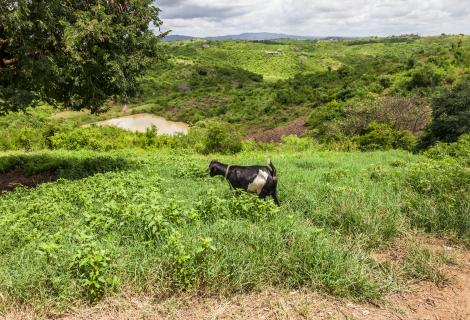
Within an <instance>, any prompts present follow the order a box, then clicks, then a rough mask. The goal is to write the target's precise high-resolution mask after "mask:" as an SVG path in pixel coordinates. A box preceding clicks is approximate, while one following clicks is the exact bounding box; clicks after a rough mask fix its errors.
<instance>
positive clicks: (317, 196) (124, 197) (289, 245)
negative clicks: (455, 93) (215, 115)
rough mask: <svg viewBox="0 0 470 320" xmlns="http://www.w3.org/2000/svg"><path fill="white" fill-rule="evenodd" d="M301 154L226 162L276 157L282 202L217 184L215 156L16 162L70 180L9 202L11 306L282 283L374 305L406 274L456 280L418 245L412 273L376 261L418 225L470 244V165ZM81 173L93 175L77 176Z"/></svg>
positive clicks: (6, 235)
mask: <svg viewBox="0 0 470 320" xmlns="http://www.w3.org/2000/svg"><path fill="white" fill-rule="evenodd" d="M302 149H303V148H300V149H299V146H298V145H295V144H292V143H291V144H286V145H284V146H281V147H277V149H275V150H272V151H270V152H268V153H265V152H262V153H260V152H245V153H241V154H238V155H236V156H231V157H227V156H219V160H221V161H226V162H228V163H239V164H251V163H263V162H265V161H266V157H267V155H268V154H271V155H273V161H274V163H275V165H276V166H277V168H278V171H279V177H280V178H279V179H280V189H279V194H280V198H281V201H282V207H281V208H277V207H275V206H274V205H273V204H272V202H271V201H266V202H265V201H260V200H257V198H256V197H253V196H247V195H234V194H233V193H232V192H231V191H230V190H229V187H228V185H227V183H226V182H225V181H223V180H222V179H219V178H209V177H208V176H207V175H206V167H207V165H208V163H209V161H210V160H211V159H212V158H213V156H199V155H194V154H185V153H178V152H176V153H175V151H171V152H166V151H161V152H158V153H155V152H152V153H149V152H144V151H140V152H139V151H137V150H134V151H120V152H113V153H96V154H95V153H92V152H83V151H82V152H65V151H61V152H41V153H33V154H27V155H25V154H18V153H7V154H3V155H2V156H1V157H0V165H1V166H2V168H1V169H2V171H5V170H8V169H11V168H14V167H15V166H18V163H20V164H21V165H23V166H26V167H29V168H30V171H31V172H34V171H35V170H37V171H41V170H45V168H47V170H49V171H53V170H55V168H58V170H59V171H57V172H59V173H60V176H62V177H65V178H68V179H70V180H65V179H61V180H59V181H57V182H54V183H47V184H43V185H41V186H39V187H37V188H36V189H22V188H20V189H17V190H16V191H15V192H12V193H8V194H4V195H3V196H1V197H0V209H1V210H0V212H1V219H0V230H2V232H1V233H0V248H1V251H0V256H1V259H0V292H1V293H2V296H3V297H4V298H3V299H2V307H3V308H5V307H7V306H8V305H11V303H27V304H32V305H36V306H37V305H49V306H51V305H52V306H54V307H60V306H67V305H68V304H70V303H71V302H72V301H76V300H77V299H79V300H81V299H84V300H88V301H96V300H97V299H99V298H101V297H102V295H109V294H111V293H112V292H113V291H121V290H131V291H132V292H140V293H150V292H152V293H153V294H157V295H160V296H166V295H173V294H175V293H176V292H179V291H180V290H185V291H187V290H190V291H197V292H204V293H224V294H227V293H233V292H246V291H251V290H256V289H262V288H266V287H271V286H280V287H284V288H299V287H310V288H314V289H318V290H321V291H326V292H330V293H332V294H334V295H340V296H351V297H356V298H361V299H363V298H367V299H374V298H377V297H378V296H380V295H381V294H383V293H384V292H388V291H390V290H394V289H396V288H398V287H400V286H402V285H403V284H404V283H406V281H407V279H413V278H424V279H431V280H434V281H437V282H440V281H445V278H444V277H443V275H441V274H440V273H439V271H438V270H439V268H438V265H439V264H436V263H445V262H444V261H445V259H444V257H439V256H429V255H427V254H424V255H422V256H421V255H417V256H416V252H421V251H422V250H424V249H423V248H420V247H416V246H413V245H412V243H411V242H410V243H409V247H407V248H408V249H407V250H410V251H409V256H407V255H406V254H405V258H404V259H405V263H404V264H403V265H388V262H378V261H376V260H374V259H372V256H371V255H372V254H373V253H374V252H380V251H381V250H383V249H384V248H386V247H388V246H390V245H391V246H393V245H394V243H396V242H397V241H398V240H399V239H401V238H403V237H405V238H406V237H407V235H410V234H411V233H412V232H413V230H415V229H416V230H421V232H430V233H432V234H436V235H439V234H440V235H446V236H447V237H453V238H454V239H455V240H458V239H460V240H458V241H464V242H466V243H469V241H470V238H469V235H470V219H469V217H470V215H469V212H468V208H470V202H469V201H470V199H469V198H468V194H469V193H468V192H469V191H470V190H469V186H470V176H469V173H468V170H467V171H465V170H464V169H462V168H461V167H459V166H458V165H451V164H445V163H443V162H441V163H440V162H437V161H433V160H426V159H425V158H422V157H418V156H413V155H411V154H409V153H406V152H401V151H389V152H375V153H358V152H356V153H336V152H325V151H323V152H322V151H319V150H316V149H311V148H309V149H306V150H304V151H301V150H302ZM296 150H297V151H296ZM93 159H96V161H93ZM98 159H99V160H98ZM71 163H73V165H70V164H71ZM93 163H95V164H93ZM77 168H82V170H80V172H81V173H82V175H80V176H77V175H75V174H74V171H70V170H77ZM96 172H101V173H96ZM90 174H91V176H89V177H86V176H87V175H90ZM77 178H78V180H74V179H77ZM416 250H418V251H416ZM416 259H424V260H418V261H416ZM429 259H431V260H429ZM440 259H441V260H440ZM442 259H444V260H442ZM438 261H441V262H438ZM222 283H223V285H222V286H221V284H222ZM0 310H1V309H0Z"/></svg>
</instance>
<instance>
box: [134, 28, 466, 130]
mask: <svg viewBox="0 0 470 320" xmlns="http://www.w3.org/2000/svg"><path fill="white" fill-rule="evenodd" d="M164 49H165V51H166V52H167V58H168V60H167V62H166V63H164V64H159V65H158V66H156V67H155V69H154V70H153V71H152V72H150V73H149V74H148V76H147V77H146V78H145V80H144V81H143V93H142V96H141V98H140V99H136V100H134V101H133V102H134V103H136V104H137V105H140V107H139V108H138V109H141V110H147V111H152V112H155V113H158V114H164V115H166V116H167V117H170V118H173V119H179V120H184V121H187V122H189V123H195V122H197V121H199V120H201V119H206V118H208V117H215V118H219V119H222V120H226V121H229V122H230V123H232V124H234V125H239V126H240V127H241V128H245V129H246V128H250V127H259V126H261V127H262V128H272V127H275V126H278V125H280V124H284V123H287V122H289V121H291V120H293V119H295V118H298V117H304V118H307V117H309V116H310V115H311V113H312V111H314V110H315V109H317V108H318V107H321V106H324V105H327V104H328V103H332V102H335V103H338V104H339V105H340V106H341V108H348V107H352V108H356V107H357V106H359V105H363V104H370V103H371V101H375V100H377V99H379V98H380V97H387V96H403V97H408V98H419V99H422V100H424V103H428V104H429V100H430V99H431V98H432V97H433V96H435V95H437V94H439V93H440V92H441V91H442V90H443V89H444V88H446V87H448V86H450V85H452V84H453V83H455V82H457V81H459V80H460V79H462V78H463V77H465V75H466V74H469V72H470V37H468V36H443V37H425V38H421V37H416V36H402V37H391V38H371V39H354V40H321V41H288V40H279V41H261V42H246V41H208V42H205V41H182V42H175V43H170V44H165V46H164Z"/></svg>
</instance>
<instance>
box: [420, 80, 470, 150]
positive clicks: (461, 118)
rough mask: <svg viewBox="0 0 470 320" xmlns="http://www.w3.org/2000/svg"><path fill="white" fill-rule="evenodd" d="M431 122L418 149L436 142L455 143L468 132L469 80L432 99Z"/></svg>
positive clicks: (469, 122)
mask: <svg viewBox="0 0 470 320" xmlns="http://www.w3.org/2000/svg"><path fill="white" fill-rule="evenodd" d="M432 109H433V120H432V122H431V124H430V126H429V127H428V129H427V134H426V135H425V136H424V137H423V139H422V140H421V143H420V145H419V146H418V149H424V148H427V147H429V146H430V145H432V144H434V143H435V142H437V141H443V142H455V141H457V139H458V138H459V137H460V136H461V135H462V134H464V133H469V132H470V79H469V78H467V79H465V80H464V81H462V82H460V83H459V84H458V85H456V86H455V87H454V88H452V89H450V90H448V91H446V92H444V93H443V94H442V95H440V96H438V97H437V98H435V99H434V103H433V105H432Z"/></svg>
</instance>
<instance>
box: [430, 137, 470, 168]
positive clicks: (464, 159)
mask: <svg viewBox="0 0 470 320" xmlns="http://www.w3.org/2000/svg"><path fill="white" fill-rule="evenodd" d="M423 154H424V155H425V156H427V157H428V158H431V159H435V160H450V161H456V162H458V163H460V164H462V165H463V166H467V167H470V134H464V135H462V136H461V137H460V139H459V140H458V141H457V142H454V143H444V142H438V143H437V144H436V145H434V146H433V147H431V148H429V149H427V150H426V151H424V152H423Z"/></svg>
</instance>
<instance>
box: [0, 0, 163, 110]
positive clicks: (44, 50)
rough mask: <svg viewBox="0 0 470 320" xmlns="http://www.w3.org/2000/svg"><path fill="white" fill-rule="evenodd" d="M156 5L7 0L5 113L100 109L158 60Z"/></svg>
mask: <svg viewBox="0 0 470 320" xmlns="http://www.w3.org/2000/svg"><path fill="white" fill-rule="evenodd" d="M152 3H153V1H152V0H89V1H72V0H48V1H40V0H18V1H14V0H0V113H5V112H8V111H15V110H19V109H22V108H25V107H27V106H31V105H35V104H36V103H37V102H38V101H45V102H48V103H50V104H54V105H57V104H60V105H63V106H65V107H69V108H73V109H77V110H78V109H82V108H89V109H91V110H92V111H93V112H96V111H99V110H100V107H101V106H102V105H103V103H104V102H105V101H106V100H107V99H109V98H110V97H113V96H127V95H132V94H133V93H135V91H136V79H137V77H138V76H139V75H141V74H142V72H143V71H144V70H145V68H146V67H147V66H148V65H149V63H151V62H152V61H154V59H155V58H156V57H158V56H159V50H157V47H156V45H157V43H158V41H159V39H160V38H161V37H162V36H164V35H165V34H164V33H163V34H160V35H158V36H157V35H155V34H154V32H153V31H152V27H156V28H158V27H159V26H160V25H161V20H160V19H159V17H158V14H159V12H160V10H159V9H158V8H157V7H155V6H153V5H152Z"/></svg>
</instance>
